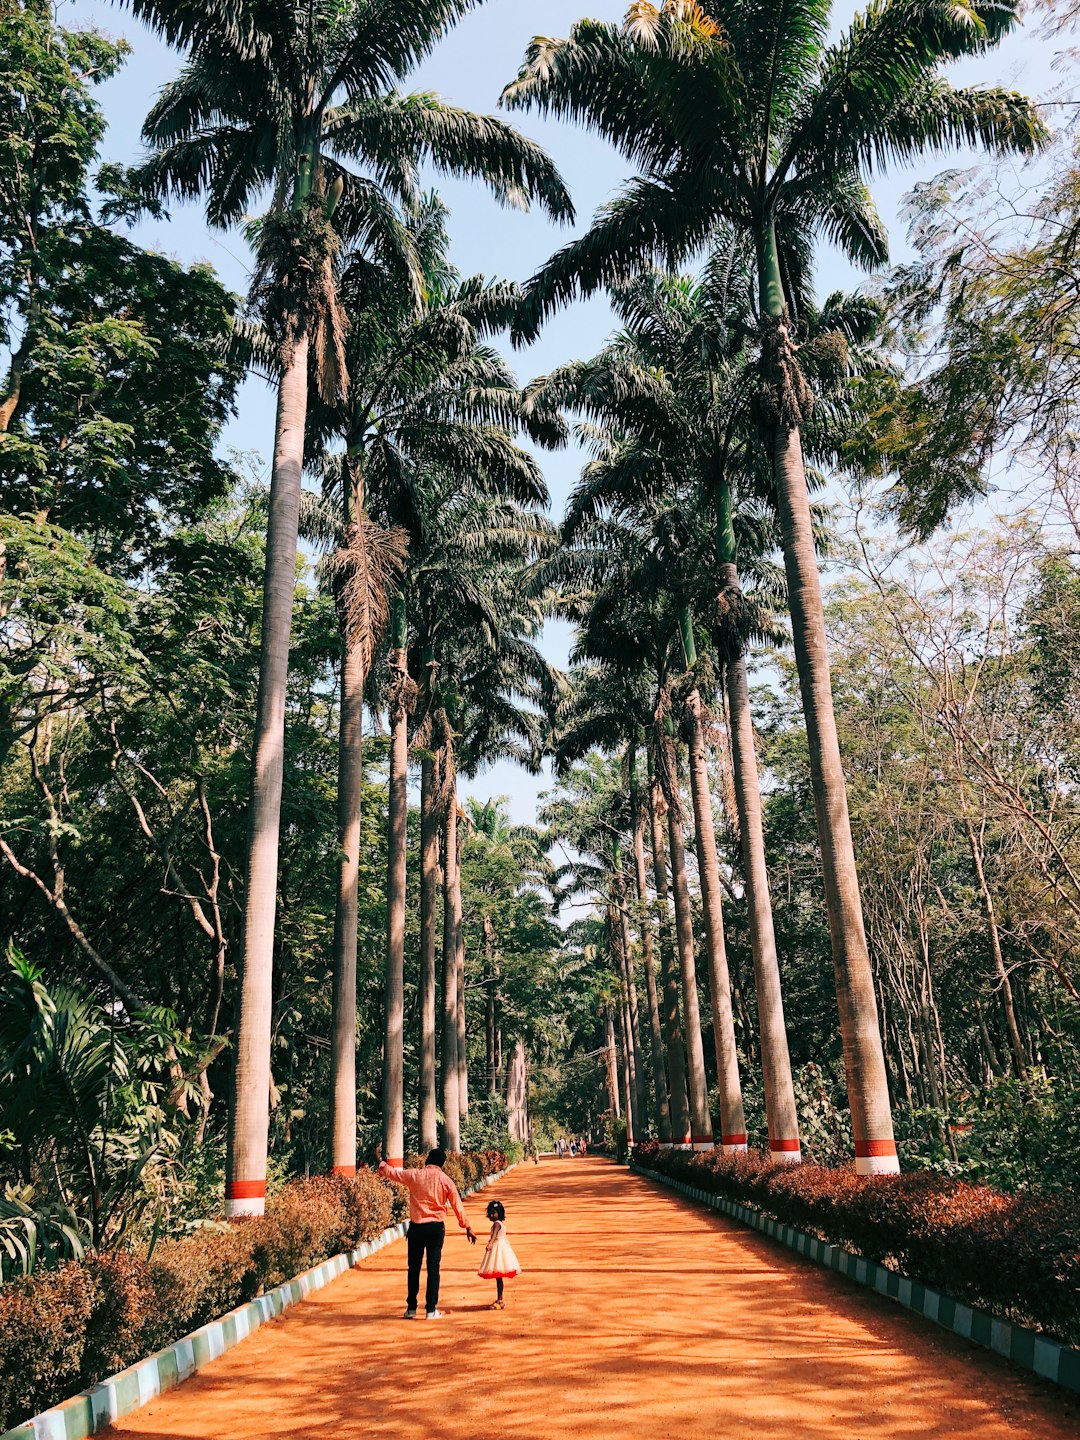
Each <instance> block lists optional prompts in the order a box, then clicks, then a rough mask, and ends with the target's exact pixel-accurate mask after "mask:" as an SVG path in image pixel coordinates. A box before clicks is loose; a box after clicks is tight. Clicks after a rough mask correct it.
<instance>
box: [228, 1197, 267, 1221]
mask: <svg viewBox="0 0 1080 1440" xmlns="http://www.w3.org/2000/svg"><path fill="white" fill-rule="evenodd" d="M265 1213H266V1197H265V1195H253V1196H252V1197H251V1198H250V1199H246V1200H226V1201H225V1218H226V1219H227V1220H239V1219H240V1218H241V1217H243V1216H245V1215H265Z"/></svg>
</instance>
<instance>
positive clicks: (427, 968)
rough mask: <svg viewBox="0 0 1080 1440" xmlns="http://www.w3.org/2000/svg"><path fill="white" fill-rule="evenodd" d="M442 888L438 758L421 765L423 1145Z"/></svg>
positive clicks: (423, 1144) (432, 1109)
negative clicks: (436, 940)
mask: <svg viewBox="0 0 1080 1440" xmlns="http://www.w3.org/2000/svg"><path fill="white" fill-rule="evenodd" d="M438 892H439V816H438V813H437V811H436V799H435V761H434V760H433V759H432V758H431V756H430V755H428V756H425V757H424V759H423V760H422V762H421V765H420V1095H419V1121H420V1148H421V1150H423V1151H424V1152H425V1153H426V1152H427V1151H428V1150H433V1149H434V1148H435V1146H436V1145H437V1144H438V1143H439V1118H438V1105H437V1097H436V1089H435V916H436V907H437V904H438Z"/></svg>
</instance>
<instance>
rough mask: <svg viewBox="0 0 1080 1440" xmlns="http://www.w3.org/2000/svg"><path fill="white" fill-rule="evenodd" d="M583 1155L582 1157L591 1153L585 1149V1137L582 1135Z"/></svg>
mask: <svg viewBox="0 0 1080 1440" xmlns="http://www.w3.org/2000/svg"><path fill="white" fill-rule="evenodd" d="M581 1153H582V1155H587V1154H588V1153H589V1152H588V1150H587V1149H586V1148H585V1136H584V1135H582V1137H581Z"/></svg>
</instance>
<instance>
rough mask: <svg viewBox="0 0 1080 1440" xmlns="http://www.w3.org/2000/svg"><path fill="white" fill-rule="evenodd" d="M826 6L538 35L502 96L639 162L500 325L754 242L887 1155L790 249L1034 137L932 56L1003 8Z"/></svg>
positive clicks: (861, 257)
mask: <svg viewBox="0 0 1080 1440" xmlns="http://www.w3.org/2000/svg"><path fill="white" fill-rule="evenodd" d="M828 20H829V6H828V5H827V4H825V3H823V0H792V3H790V4H788V5H785V6H784V7H782V8H777V9H775V10H774V11H772V12H770V13H769V14H768V15H767V16H765V17H763V15H762V11H761V8H760V6H759V5H758V4H757V3H755V0H665V3H663V4H662V5H661V6H659V7H657V6H655V5H653V4H650V3H648V0H635V3H634V4H633V5H632V7H631V9H630V11H629V13H628V16H627V20H626V24H625V25H624V26H623V27H622V28H621V29H620V28H619V27H616V26H612V25H603V24H599V23H596V22H593V21H582V22H580V23H579V24H578V25H576V26H575V27H574V30H573V32H572V34H571V36H570V38H569V39H568V40H565V41H559V40H548V39H544V38H537V39H535V40H534V41H533V42H532V45H531V46H530V49H529V51H528V53H527V55H526V59H525V63H524V65H523V67H522V69H521V72H520V73H519V75H518V77H517V79H516V80H515V81H514V82H513V83H512V84H511V85H509V86H508V87H507V89H506V90H505V91H504V95H503V99H504V103H506V104H508V105H509V106H511V107H519V108H523V107H526V106H533V107H535V108H538V109H540V110H542V111H544V112H547V113H555V114H558V115H561V116H565V117H569V118H573V119H575V120H578V121H581V122H583V123H586V124H590V125H592V126H593V127H594V128H595V129H597V130H598V131H599V132H600V133H601V134H603V135H605V136H606V137H607V138H608V139H610V140H611V141H612V142H613V143H614V144H615V145H616V146H618V147H619V148H620V149H621V150H622V151H623V152H624V153H625V154H626V155H627V156H628V157H629V158H630V159H631V160H632V161H633V162H634V163H635V164H636V165H638V166H639V167H640V168H641V174H640V175H639V177H638V178H637V179H635V180H633V181H632V182H631V183H630V184H629V185H628V186H627V187H626V188H625V190H624V192H623V194H622V195H621V196H619V197H618V198H617V199H616V200H615V201H613V202H612V203H610V204H609V205H608V206H607V207H605V209H604V210H603V211H602V212H601V213H600V215H599V216H598V217H597V219H596V220H595V222H594V224H593V226H592V228H591V229H590V231H589V232H588V233H587V234H586V235H585V236H583V237H582V238H581V239H579V240H577V241H574V242H573V243H572V244H571V245H569V246H567V247H566V248H564V249H563V250H562V251H560V252H559V253H558V254H557V255H556V256H554V257H553V259H552V260H550V261H549V262H548V264H547V265H546V266H545V267H544V268H543V269H542V270H541V271H540V273H539V274H538V275H537V276H536V277H535V279H534V281H533V282H532V284H531V286H530V290H529V296H528V299H527V303H526V306H525V308H524V310H523V313H522V317H521V320H520V322H519V323H520V326H521V329H522V332H523V333H530V332H534V331H535V330H536V328H537V326H538V324H539V322H540V320H541V319H542V317H543V316H544V315H545V314H546V313H547V312H549V311H550V310H551V309H552V308H553V307H554V306H556V305H557V304H560V303H563V302H564V301H566V300H568V299H570V298H571V297H572V296H573V295H574V294H575V293H582V294H586V293H591V292H593V291H595V290H597V289H598V288H600V287H601V286H602V285H604V284H606V283H609V282H613V281H614V282H617V281H618V280H620V279H622V278H623V277H625V276H626V274H627V273H628V272H630V271H632V270H635V269H640V268H641V267H642V266H643V265H645V264H647V263H649V262H651V261H652V260H653V259H654V258H659V259H661V260H663V262H664V263H666V264H668V265H674V264H677V263H678V262H679V260H680V259H681V258H682V257H684V256H686V255H688V254H690V253H692V252H693V251H694V250H695V249H696V248H698V247H699V246H701V245H702V244H703V243H704V242H705V241H707V239H708V238H709V236H710V234H711V232H712V231H713V230H714V228H715V227H716V225H717V224H718V223H720V222H726V223H728V224H730V225H732V226H734V227H735V228H736V229H737V231H738V232H739V233H740V234H741V235H745V236H746V237H747V238H748V240H749V242H750V243H751V244H752V246H753V249H754V254H755V258H756V262H757V272H758V287H757V288H758V305H759V311H760V316H761V322H760V348H761V358H760V365H761V378H760V384H759V395H758V399H759V407H760V412H761V416H762V420H763V423H764V426H765V429H766V434H767V441H768V448H769V454H770V459H771V464H772V472H773V478H774V483H775V488H776V500H777V505H778V509H779V515H780V523H781V531H782V536H783V546H784V563H785V568H786V571H787V578H788V595H789V605H790V608H791V615H792V623H793V630H794V640H795V654H796V661H797V665H798V670H799V680H800V686H801V690H802V699H803V709H804V713H805V717H806V726H807V735H808V741H809V749H810V764H811V778H812V783H813V792H814V806H815V813H816V818H817V828H818V839H819V843H820V847H821V856H822V868H823V872H824V881H825V896H826V902H827V907H828V912H829V925H830V933H831V936H832V946H833V961H834V967H835V972H836V988H837V998H838V1002H839V1010H840V1030H841V1036H842V1039H843V1044H844V1057H845V1064H846V1069H847V1078H848V1095H849V1101H850V1105H851V1113H852V1126H853V1130H854V1138H855V1159H856V1168H857V1170H858V1171H859V1172H860V1173H864V1174H865V1173H872V1172H893V1171H896V1170H897V1169H898V1168H899V1164H898V1160H897V1156H896V1145H895V1141H894V1138H893V1128H892V1116H891V1110H890V1105H889V1096H888V1087H887V1077H886V1072H885V1065H884V1058H883V1055H882V1049H881V1034H880V1029H879V1026H878V1019H877V1006H876V1001H875V995H874V985H873V974H872V971H871V967H870V960H869V955H868V952H867V946H866V936H865V931H864V927H863V918H862V904H861V900H860V896H859V883H858V874H857V871H856V868H855V856H854V850H853V846H852V841H851V825H850V820H849V816H848V808H847V790H846V784H845V780H844V772H843V766H842V763H841V756H840V749H839V744H838V741H837V735H836V724H835V718H834V715H833V705H832V689H831V680H830V673H829V659H828V647H827V644H826V638H825V622H824V611H823V606H822V600H821V589H820V580H819V576H818V570H817V559H816V554H815V547H814V535H813V526H812V522H811V513H810V505H809V500H808V496H807V487H806V473H805V466H804V461H803V450H802V433H801V432H802V427H803V424H804V422H805V420H806V418H807V414H808V409H809V403H810V392H809V389H808V387H807V385H806V382H805V379H804V377H803V376H802V373H801V370H800V368H799V363H798V357H797V352H796V343H795V342H796V339H797V335H798V330H797V325H798V313H797V311H796V313H795V314H794V315H793V314H792V312H791V309H790V308H789V307H791V306H792V305H793V304H796V305H797V303H798V301H799V300H800V299H801V298H802V295H803V292H804V289H805V284H806V275H807V272H808V266H809V258H810V251H811V247H812V243H813V240H814V238H815V236H816V235H817V234H818V233H819V232H821V231H824V232H825V233H826V234H828V235H829V236H830V238H832V239H833V240H834V241H835V242H837V243H838V244H839V245H840V246H841V248H842V249H843V250H844V251H845V253H846V254H847V255H848V256H849V257H850V258H851V259H853V260H854V261H856V262H857V263H860V264H863V265H866V266H872V265H876V264H880V263H882V262H883V261H884V260H885V258H886V253H887V252H886V236H885V233H884V230H883V227H882V225H881V222H880V219H879V217H878V215H877V212H876V210H875V208H874V205H873V202H872V200H871V198H870V194H869V191H868V189H867V185H866V179H865V177H866V175H868V174H869V173H871V172H872V171H873V170H874V169H875V168H876V167H878V166H880V165H882V164H884V163H886V162H887V161H888V160H890V159H900V160H904V159H907V158H909V157H911V156H914V155H917V154H919V153H922V152H924V151H927V150H934V149H939V150H940V149H946V148H949V147H952V146H954V145H957V144H960V145H964V144H971V143H978V144H981V145H983V146H985V147H987V148H989V149H990V150H992V151H994V152H995V153H998V154H1008V153H1020V154H1030V153H1032V152H1033V151H1034V150H1035V149H1037V148H1038V146H1039V145H1040V144H1041V143H1042V141H1043V139H1044V136H1045V130H1044V128H1043V126H1042V124H1041V122H1040V121H1039V119H1038V117H1037V115H1036V113H1035V111H1034V108H1033V107H1032V106H1031V105H1030V104H1029V103H1028V102H1027V101H1026V100H1024V99H1023V98H1022V97H1020V96H1018V95H1015V94H1011V93H1008V92H1006V91H1003V90H1000V89H996V88H988V89H958V88H954V87H953V86H951V85H950V84H949V83H948V82H947V81H946V80H944V79H943V78H942V77H941V75H940V70H941V67H942V65H943V64H944V63H945V62H947V61H950V60H953V59H957V58H960V57H963V56H966V55H972V54H977V53H979V52H982V51H985V50H986V49H988V48H990V47H991V46H993V45H995V44H996V43H997V42H998V40H999V39H1000V38H1001V36H1002V35H1004V34H1005V33H1006V32H1007V31H1008V30H1009V29H1010V28H1011V27H1012V26H1013V25H1014V24H1015V21H1016V11H1015V9H1014V7H1013V6H1012V5H1011V4H1009V3H1006V4H1004V5H991V4H988V3H981V0H976V3H970V0H966V3H959V4H956V3H949V4H945V3H926V0H882V3H879V4H876V5H875V6H874V7H873V8H872V9H870V10H869V11H868V12H866V13H865V14H863V15H860V16H858V17H857V18H856V19H855V20H854V21H853V23H852V25H851V26H850V28H849V29H848V30H847V32H846V33H845V34H843V35H842V36H841V37H840V38H839V39H838V40H837V41H835V42H834V43H832V44H830V43H829V41H828Z"/></svg>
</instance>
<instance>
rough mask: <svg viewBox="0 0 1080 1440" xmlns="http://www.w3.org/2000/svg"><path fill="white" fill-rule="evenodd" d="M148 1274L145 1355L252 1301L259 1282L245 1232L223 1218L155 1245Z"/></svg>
mask: <svg viewBox="0 0 1080 1440" xmlns="http://www.w3.org/2000/svg"><path fill="white" fill-rule="evenodd" d="M151 1275H152V1277H153V1283H154V1291H155V1304H154V1311H153V1314H152V1315H151V1317H150V1318H149V1320H148V1322H147V1327H146V1332H145V1336H144V1342H143V1343H144V1353H146V1354H148V1355H152V1354H153V1353H154V1351H155V1350H161V1349H163V1348H164V1346H166V1345H168V1344H170V1343H171V1342H172V1341H173V1340H175V1339H176V1337H177V1336H178V1335H187V1334H188V1333H189V1332H190V1331H192V1330H198V1328H199V1326H200V1325H208V1324H209V1323H210V1321H211V1320H216V1319H217V1317H218V1316H219V1315H224V1314H225V1312H226V1311H228V1310H233V1309H235V1308H236V1306H237V1305H243V1304H244V1303H245V1301H248V1300H253V1299H254V1298H255V1296H256V1294H257V1293H258V1291H259V1289H260V1288H261V1284H262V1281H261V1277H260V1275H259V1271H258V1269H257V1267H256V1264H255V1260H254V1257H253V1255H252V1245H251V1238H250V1235H249V1234H248V1233H247V1231H246V1230H245V1228H244V1227H241V1226H236V1225H226V1224H225V1223H224V1222H221V1223H220V1224H210V1225H204V1226H202V1227H201V1228H200V1229H198V1230H194V1231H192V1232H191V1233H190V1234H189V1235H187V1236H186V1237H185V1238H184V1239H183V1240H166V1241H164V1242H163V1243H162V1244H160V1245H158V1247H157V1248H156V1249H155V1251H154V1255H153V1260H152V1262H151ZM105 1373H108V1372H105Z"/></svg>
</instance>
